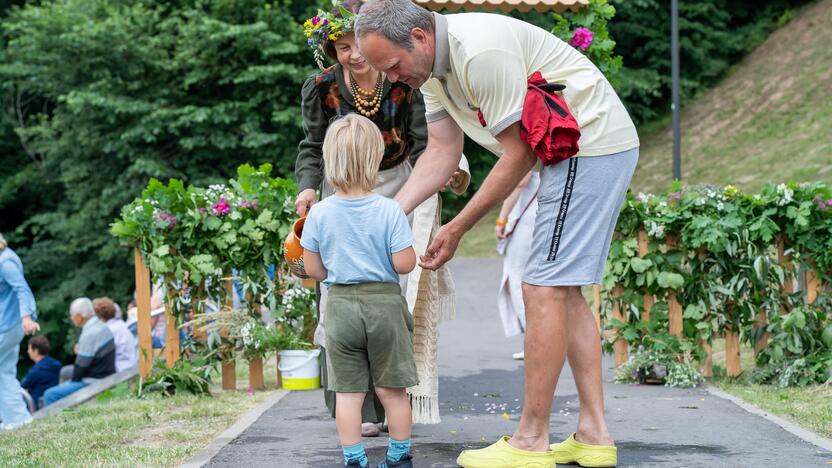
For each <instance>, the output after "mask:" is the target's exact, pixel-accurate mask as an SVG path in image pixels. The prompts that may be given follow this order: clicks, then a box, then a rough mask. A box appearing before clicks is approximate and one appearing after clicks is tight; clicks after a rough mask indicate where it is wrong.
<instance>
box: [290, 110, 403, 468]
mask: <svg viewBox="0 0 832 468" xmlns="http://www.w3.org/2000/svg"><path fill="white" fill-rule="evenodd" d="M383 153H384V140H383V139H382V136H381V133H380V132H379V130H378V128H377V127H376V126H375V124H373V123H372V122H371V121H370V120H369V119H367V118H365V117H362V116H360V115H358V114H350V115H347V116H346V117H342V118H340V119H339V120H336V121H335V122H333V123H332V124H331V125H330V126H329V129H328V130H327V133H326V137H325V138H324V143H323V158H324V176H325V177H326V180H327V183H329V184H330V185H331V186H332V187H334V188H335V189H336V192H335V194H334V195H333V196H331V197H328V198H325V199H324V200H322V201H321V202H318V203H317V204H315V205H313V206H312V208H311V210H310V212H309V215H308V216H307V218H306V222H305V224H304V226H303V234H302V236H301V245H302V246H303V248H304V256H303V260H304V265H305V268H306V273H307V274H308V275H309V276H311V277H312V278H315V279H316V280H319V281H322V282H323V283H324V286H326V287H327V288H328V292H329V294H328V297H327V305H326V307H327V314H326V318H325V329H326V343H327V356H328V359H327V366H328V368H327V372H328V375H329V382H328V386H329V390H331V391H334V392H336V405H335V408H336V409H335V423H336V426H337V427H338V436H339V438H340V440H341V445H342V447H343V450H344V466H348V467H368V466H369V460H368V459H367V454H366V453H365V451H364V446H363V445H362V443H361V406H362V403H363V401H364V396H365V394H366V393H367V392H368V391H369V390H370V389H369V388H368V382H369V381H370V378H372V382H373V385H374V387H375V391H376V394H377V395H378V397H379V399H380V400H381V403H382V405H383V406H384V410H385V412H386V413H387V424H388V427H389V430H390V440H389V443H388V448H387V456H386V460H385V461H384V462H381V463H380V464H379V465H378V467H381V468H386V467H412V466H413V462H412V456H411V454H410V435H411V429H412V416H411V409H410V400H409V399H408V397H407V393H406V389H407V387H412V386H414V385H416V384H417V383H418V376H417V374H416V364H415V362H414V360H413V337H412V334H413V319H412V317H411V316H410V312H409V311H408V309H407V304H406V302H405V299H404V297H402V294H401V288H400V286H399V274H406V273H409V272H410V271H412V270H413V268H414V267H415V266H416V253H415V251H414V250H413V236H412V233H411V232H410V225H409V224H408V222H407V217H406V216H405V214H404V211H402V208H401V207H400V206H399V205H398V204H397V203H396V202H395V201H393V200H391V199H389V198H385V197H382V196H381V195H378V194H374V193H372V191H371V190H372V188H373V187H374V186H375V183H376V177H377V175H378V167H379V164H380V163H381V158H382V156H383Z"/></svg>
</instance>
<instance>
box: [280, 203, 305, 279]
mask: <svg viewBox="0 0 832 468" xmlns="http://www.w3.org/2000/svg"><path fill="white" fill-rule="evenodd" d="M305 221H306V217H305V216H304V217H303V218H300V219H298V220H297V221H295V224H294V225H293V226H292V230H291V231H290V232H289V235H288V236H286V241H285V242H284V243H283V257H284V258H285V259H286V263H288V264H289V271H291V272H292V274H293V275H295V276H297V277H298V278H301V279H306V278H309V275H307V274H306V269H305V268H304V267H303V246H301V245H300V237H301V233H303V223H304V222H305Z"/></svg>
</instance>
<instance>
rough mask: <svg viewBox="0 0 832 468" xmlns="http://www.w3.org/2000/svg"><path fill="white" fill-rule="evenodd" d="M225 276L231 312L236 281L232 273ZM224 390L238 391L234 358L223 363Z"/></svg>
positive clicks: (226, 332) (227, 306)
mask: <svg viewBox="0 0 832 468" xmlns="http://www.w3.org/2000/svg"><path fill="white" fill-rule="evenodd" d="M225 276H226V280H225V291H226V295H227V297H226V302H225V306H226V308H227V309H228V310H231V309H232V308H234V281H233V280H232V279H231V273H230V272H227V273H226V274H225ZM223 332H224V333H225V335H226V336H227V335H228V330H227V329H224V330H220V335H222V334H223ZM222 389H223V390H237V365H236V363H235V362H234V358H233V357H232V358H230V359H229V360H228V361H223V363H222Z"/></svg>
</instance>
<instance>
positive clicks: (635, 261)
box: [630, 257, 653, 273]
mask: <svg viewBox="0 0 832 468" xmlns="http://www.w3.org/2000/svg"><path fill="white" fill-rule="evenodd" d="M651 266H653V262H651V261H650V260H647V259H645V258H638V257H635V258H632V259H630V268H632V269H633V271H635V272H636V273H644V272H645V271H647V269H648V268H650V267H651Z"/></svg>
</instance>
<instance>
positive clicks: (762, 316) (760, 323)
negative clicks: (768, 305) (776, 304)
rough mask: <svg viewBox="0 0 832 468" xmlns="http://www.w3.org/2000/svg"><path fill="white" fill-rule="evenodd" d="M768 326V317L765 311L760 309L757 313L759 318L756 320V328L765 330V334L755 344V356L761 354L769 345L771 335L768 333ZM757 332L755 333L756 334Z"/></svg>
mask: <svg viewBox="0 0 832 468" xmlns="http://www.w3.org/2000/svg"><path fill="white" fill-rule="evenodd" d="M767 325H768V315H767V314H766V311H765V309H760V310H758V311H757V316H756V317H755V319H754V328H755V329H756V330H763V334H762V335H761V336H760V339H759V340H757V342H756V343H755V344H754V355H755V356H756V355H758V354H760V351H762V350H763V348H765V347H766V345H767V344H768V338H769V333H768V332H767V331H766V326H767ZM756 330H755V333H756Z"/></svg>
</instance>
